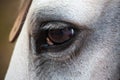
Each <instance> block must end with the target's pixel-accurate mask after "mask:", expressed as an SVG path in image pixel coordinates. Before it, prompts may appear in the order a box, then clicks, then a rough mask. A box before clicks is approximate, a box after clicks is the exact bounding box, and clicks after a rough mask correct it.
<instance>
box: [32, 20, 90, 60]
mask: <svg viewBox="0 0 120 80" xmlns="http://www.w3.org/2000/svg"><path fill="white" fill-rule="evenodd" d="M87 31H88V30H87V29H86V28H81V29H79V28H77V27H76V26H74V25H73V24H70V23H66V22H57V21H53V22H44V23H42V24H41V25H40V26H38V27H36V28H35V29H33V31H32V33H31V39H30V40H31V50H32V52H33V53H35V55H39V56H43V57H47V58H50V59H53V58H54V59H58V58H59V59H61V58H63V57H68V56H70V55H72V54H74V53H76V52H79V50H80V49H79V48H81V47H82V44H83V42H84V40H85V37H86V35H87V34H86V33H87Z"/></svg>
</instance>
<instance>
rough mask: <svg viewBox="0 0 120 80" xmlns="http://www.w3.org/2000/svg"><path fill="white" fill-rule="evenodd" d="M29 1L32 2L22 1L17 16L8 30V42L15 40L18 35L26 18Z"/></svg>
mask: <svg viewBox="0 0 120 80" xmlns="http://www.w3.org/2000/svg"><path fill="white" fill-rule="evenodd" d="M31 2H32V0H25V1H24V4H23V5H22V7H21V9H20V11H19V14H18V17H17V19H16V21H15V23H14V26H13V28H12V30H11V32H10V36H9V41H10V42H14V41H15V40H16V38H17V37H18V35H19V33H20V31H21V28H22V26H23V24H24V21H25V19H26V15H27V12H28V10H29V7H30V5H31Z"/></svg>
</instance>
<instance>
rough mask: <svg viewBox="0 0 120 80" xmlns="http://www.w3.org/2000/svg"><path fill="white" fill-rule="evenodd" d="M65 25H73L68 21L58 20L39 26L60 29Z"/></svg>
mask: <svg viewBox="0 0 120 80" xmlns="http://www.w3.org/2000/svg"><path fill="white" fill-rule="evenodd" d="M65 27H73V25H72V24H70V23H65V22H60V21H51V22H48V23H47V24H45V25H44V26H42V27H41V29H45V30H47V29H62V28H65Z"/></svg>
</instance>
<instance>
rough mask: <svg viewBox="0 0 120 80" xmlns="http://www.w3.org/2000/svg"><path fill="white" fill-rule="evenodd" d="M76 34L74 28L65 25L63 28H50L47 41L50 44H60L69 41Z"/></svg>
mask: <svg viewBox="0 0 120 80" xmlns="http://www.w3.org/2000/svg"><path fill="white" fill-rule="evenodd" d="M73 36H74V29H73V28H71V27H65V28H63V29H53V30H48V36H47V39H46V40H47V43H48V45H60V44H64V43H65V42H66V41H69V40H70V39H71V38H73Z"/></svg>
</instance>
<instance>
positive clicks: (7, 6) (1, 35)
mask: <svg viewBox="0 0 120 80" xmlns="http://www.w3.org/2000/svg"><path fill="white" fill-rule="evenodd" d="M19 5H20V0H0V80H4V77H5V73H6V71H7V68H8V65H9V61H10V58H11V55H12V52H13V48H14V44H15V43H9V41H8V37H9V33H10V30H11V28H12V26H13V24H14V21H15V19H16V17H17V14H18V10H19Z"/></svg>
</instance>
